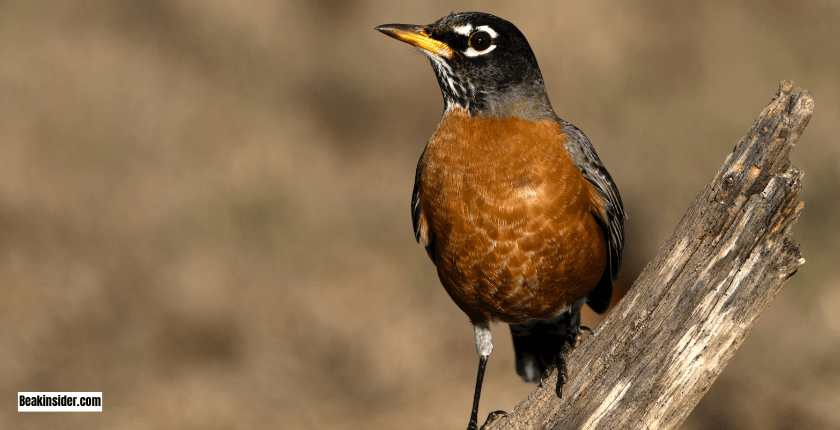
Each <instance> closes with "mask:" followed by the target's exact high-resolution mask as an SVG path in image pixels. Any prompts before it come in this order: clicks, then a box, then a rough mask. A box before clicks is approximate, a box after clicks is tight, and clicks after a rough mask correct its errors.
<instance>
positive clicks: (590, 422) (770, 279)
mask: <svg viewBox="0 0 840 430" xmlns="http://www.w3.org/2000/svg"><path fill="white" fill-rule="evenodd" d="M792 90H793V83H792V82H789V81H785V82H782V83H781V85H780V86H779V91H778V92H777V93H776V95H775V97H774V98H773V100H772V101H771V102H770V104H769V105H768V106H767V107H766V108H765V109H764V110H763V111H762V112H761V114H760V115H759V117H758V119H757V120H756V121H755V124H753V127H752V129H750V131H749V132H748V133H747V135H746V136H744V137H743V138H742V139H741V140H740V141H739V142H738V144H737V145H736V146H735V149H734V150H733V153H732V154H730V155H729V156H728V157H727V158H726V160H725V161H724V163H723V165H722V166H721V167H720V169H719V170H718V172H717V175H716V176H715V178H714V179H713V180H712V182H711V183H710V184H709V185H707V186H706V187H705V188H704V189H703V190H702V191H701V192H700V194H699V195H698V196H697V197H696V198H695V199H694V201H693V202H692V204H691V206H690V207H689V209H688V211H687V212H686V214H685V216H684V217H683V219H682V220H681V221H680V223H679V225H678V226H677V228H676V230H675V231H674V233H673V234H672V235H671V237H670V238H668V240H667V241H666V243H665V244H664V245H663V246H662V248H660V250H659V252H658V253H657V254H656V256H655V257H654V258H653V260H652V261H651V262H650V263H649V264H648V265H647V267H645V269H644V270H643V271H642V273H641V275H640V276H639V278H638V279H637V280H636V282H635V283H634V285H633V287H632V288H631V290H630V291H629V292H628V294H627V295H626V296H625V297H624V298H623V299H622V300H621V302H620V303H619V304H618V305H617V306H616V307H615V308H614V309H613V310H612V311H611V312H610V313H609V315H608V316H607V318H606V319H605V320H604V321H603V322H602V323H601V325H600V326H599V328H598V330H597V332H596V334H595V336H590V337H588V338H587V339H585V340H584V342H583V343H582V344H581V346H580V347H578V348H577V349H576V350H575V351H574V353H573V354H572V356H571V359H570V366H569V369H570V377H571V380H570V381H569V383H568V384H567V385H566V386H565V387H564V389H563V393H564V396H563V399H558V398H557V397H556V396H555V395H554V385H555V383H556V372H555V374H552V375H551V377H550V378H549V379H548V380H547V383H546V384H545V385H544V387H543V388H538V389H536V390H534V391H533V392H532V393H531V394H530V395H529V396H528V397H527V398H526V399H525V400H523V401H522V402H521V403H520V404H519V405H518V406H517V407H516V409H515V410H514V411H513V412H511V413H510V415H508V416H505V417H502V418H500V419H498V420H496V421H494V422H492V423H489V424H488V425H487V426H486V428H487V429H532V428H533V429H595V428H621V429H630V428H645V429H671V428H676V427H678V426H679V425H680V424H681V423H682V422H683V420H685V418H686V417H687V416H688V414H689V412H691V410H692V409H693V408H694V406H695V405H696V404H697V402H698V401H699V400H700V398H701V397H702V396H703V394H705V393H706V391H707V390H708V389H709V386H711V384H712V383H713V382H714V380H715V379H716V378H717V376H718V375H719V374H720V372H721V371H722V370H723V368H724V367H725V366H726V363H727V362H728V361H729V359H730V358H731V357H732V355H733V354H734V353H735V350H736V349H737V348H738V346H740V345H741V343H742V342H743V340H744V338H745V337H746V336H747V334H748V333H749V331H750V330H751V329H752V327H753V325H754V324H755V323H756V321H757V320H758V318H759V317H760V316H761V314H762V313H763V311H764V309H766V308H767V306H768V305H769V304H770V302H771V301H772V300H773V297H775V295H776V293H777V292H778V291H779V289H780V288H781V287H782V285H783V284H784V282H785V281H786V280H787V279H789V278H790V277H791V276H793V274H794V273H796V271H797V269H798V268H799V266H801V265H802V264H803V263H804V260H803V259H802V257H801V254H800V252H799V246H798V245H797V244H795V243H794V242H793V239H792V233H791V228H792V226H793V224H794V223H795V222H796V220H797V219H798V218H799V214H800V213H801V211H802V208H803V204H802V202H799V203H798V204H797V203H796V197H797V195H798V194H799V191H800V190H801V188H802V183H801V180H802V176H803V173H802V171H800V170H798V169H796V168H795V167H793V166H791V164H790V160H789V159H788V156H789V154H790V151H791V149H792V148H793V147H794V145H795V144H796V141H797V140H798V139H799V136H800V135H801V134H802V131H803V130H804V129H805V126H807V125H808V121H809V119H810V118H811V114H812V113H813V108H814V102H813V99H812V98H811V94H810V92H808V91H807V90H805V91H798V92H796V93H794V94H791V91H792Z"/></svg>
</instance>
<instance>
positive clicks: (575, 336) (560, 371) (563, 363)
mask: <svg viewBox="0 0 840 430" xmlns="http://www.w3.org/2000/svg"><path fill="white" fill-rule="evenodd" d="M587 331H588V332H589V333H590V334H594V332H593V331H592V329H591V328H589V327H586V326H579V327H578V328H577V329H575V330H572V332H571V333H569V334H568V335H567V336H566V340H565V341H564V342H563V346H562V347H561V348H560V352H559V353H558V354H557V357H555V358H554V361H553V362H552V363H551V365H550V366H549V367H548V368H547V369H546V370H545V372H543V375H542V378H540V385H539V386H540V387H542V386H543V382H545V380H546V378H548V375H549V374H550V373H551V371H552V370H554V369H557V388H556V390H555V392H556V393H557V397H559V398H563V385H565V384H566V382H567V381H568V380H569V368H568V359H569V354H570V353H571V352H572V350H574V349H575V348H577V347H578V345H580V341H581V339H582V338H583V333H584V332H587Z"/></svg>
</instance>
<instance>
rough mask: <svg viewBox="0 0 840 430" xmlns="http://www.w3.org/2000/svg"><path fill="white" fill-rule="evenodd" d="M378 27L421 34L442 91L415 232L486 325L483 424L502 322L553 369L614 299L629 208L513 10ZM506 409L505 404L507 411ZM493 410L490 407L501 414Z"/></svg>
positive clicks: (453, 291)
mask: <svg viewBox="0 0 840 430" xmlns="http://www.w3.org/2000/svg"><path fill="white" fill-rule="evenodd" d="M375 30H377V31H379V32H382V33H384V34H385V35H388V36H390V37H393V38H395V39H397V40H399V41H402V42H405V43H408V44H410V45H413V46H415V47H417V48H418V49H419V50H420V52H422V53H423V54H425V55H426V56H427V57H428V59H429V60H430V63H431V65H432V69H433V71H434V73H435V76H436V77H437V81H438V84H439V86H440V90H441V93H442V95H443V102H444V109H443V114H442V116H441V119H440V123H439V124H438V126H437V128H436V129H435V131H434V132H433V134H432V136H431V138H430V139H429V140H428V142H427V143H426V146H425V148H424V150H423V152H422V155H421V156H420V160H419V162H418V164H417V169H416V171H415V180H414V189H413V192H412V196H411V218H412V224H413V227H414V235H415V238H416V240H417V241H418V242H419V243H420V244H421V245H422V247H423V248H424V249H425V251H426V252H427V253H428V256H429V258H431V260H432V262H433V263H434V265H435V267H436V269H437V274H438V277H439V279H440V282H441V284H442V285H443V287H444V289H445V290H446V292H447V293H448V294H449V296H450V297H451V298H452V300H453V301H454V302H455V304H456V305H457V306H458V307H459V308H460V309H461V310H462V311H463V312H464V313H465V314H466V315H467V317H468V318H469V320H470V322H471V323H472V325H473V331H474V335H475V345H476V351H477V352H478V355H479V366H478V374H477V376H476V387H475V394H474V397H473V408H472V412H471V416H470V422H469V425H468V429H476V428H477V414H478V404H479V399H480V396H481V385H482V382H483V379H484V371H485V368H486V365H487V359H488V358H489V356H490V354H491V352H492V351H493V340H492V335H491V332H490V323H491V322H494V323H497V322H502V323H508V324H509V325H510V331H511V335H512V337H513V346H514V353H515V357H516V371H517V373H518V374H519V375H520V376H521V377H522V378H523V379H524V380H525V381H528V382H539V383H542V381H543V380H544V378H545V376H546V375H547V372H549V371H550V370H552V369H554V368H557V369H558V372H559V374H558V381H557V386H556V389H555V392H556V394H557V396H558V397H562V387H563V384H564V383H565V382H566V381H567V378H568V375H567V367H568V366H567V356H568V354H569V352H570V351H571V350H572V348H574V347H575V346H576V345H577V344H578V342H579V340H580V338H581V335H582V334H583V333H584V331H585V330H588V331H591V330H589V329H588V328H586V327H582V326H581V325H580V312H581V309H582V307H583V305H584V304H588V306H590V307H591V308H592V309H593V310H594V311H595V312H597V313H604V312H605V311H606V310H607V309H608V307H609V305H610V302H611V298H612V292H613V283H614V282H615V281H616V280H617V278H618V276H619V273H620V271H621V258H622V251H623V249H624V221H625V219H626V215H625V212H624V207H623V204H622V201H621V196H620V195H619V192H618V188H617V187H616V184H615V182H614V181H613V179H612V177H611V176H610V174H609V172H608V171H607V169H606V168H605V167H604V165H603V163H602V162H601V160H600V159H599V158H598V155H597V153H596V152H595V149H594V147H593V146H592V143H591V142H590V141H589V139H588V138H587V137H586V135H585V134H584V133H583V132H582V131H581V130H580V129H578V128H577V127H575V126H574V125H572V124H570V123H569V122H566V121H564V120H563V119H561V118H560V117H559V116H557V114H556V113H555V112H554V109H553V108H552V106H551V103H550V101H549V98H548V93H547V91H546V88H545V83H544V81H543V77H542V73H541V72H540V68H539V65H538V64H537V59H536V56H535V55H534V52H533V51H532V49H531V47H530V45H529V43H528V41H527V39H526V38H525V36H524V35H523V34H522V32H521V31H520V30H519V29H518V28H517V27H516V26H514V25H513V24H512V23H510V22H508V21H506V20H504V19H502V18H499V17H497V16H494V15H491V14H487V13H482V12H461V13H451V14H449V15H447V16H444V17H443V18H440V19H439V20H437V21H435V22H433V23H432V24H428V25H411V24H386V25H380V26H378V27H376V28H375ZM496 413H504V412H503V411H497V412H496ZM492 415H493V414H491V416H492Z"/></svg>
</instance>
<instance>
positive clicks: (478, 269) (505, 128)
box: [419, 112, 607, 323]
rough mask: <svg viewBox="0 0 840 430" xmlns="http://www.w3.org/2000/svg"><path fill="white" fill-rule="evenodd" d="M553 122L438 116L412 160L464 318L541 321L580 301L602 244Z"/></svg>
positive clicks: (441, 267) (439, 259) (583, 184)
mask: <svg viewBox="0 0 840 430" xmlns="http://www.w3.org/2000/svg"><path fill="white" fill-rule="evenodd" d="M565 139H566V137H565V135H564V134H563V132H562V126H561V125H560V124H559V123H557V122H554V121H541V122H537V123H534V122H529V121H524V120H520V119H497V118H470V117H469V116H468V115H466V114H459V113H457V112H456V113H450V114H448V115H447V116H445V117H444V118H443V119H442V121H441V123H440V125H439V126H438V129H437V130H436V131H435V133H434V135H433V136H432V138H431V140H430V141H429V144H428V146H427V148H426V151H425V154H424V156H423V158H422V159H421V161H420V165H419V174H420V175H421V176H420V205H421V210H422V212H423V215H424V218H425V222H426V223H427V228H428V230H429V233H431V234H433V235H434V237H435V244H434V245H435V249H434V251H435V264H436V265H437V269H438V275H439V276H440V280H441V282H442V283H443V286H444V288H446V291H447V292H448V293H449V295H450V296H451V297H452V299H453V300H454V301H455V303H456V304H457V305H458V306H459V307H460V308H461V309H462V310H463V311H464V312H465V313H466V314H467V315H468V316H469V317H470V319H471V320H472V322H473V323H479V322H483V321H487V320H488V319H490V318H495V319H499V320H501V321H504V322H509V323H515V322H522V321H524V320H527V319H531V318H550V317H553V316H555V315H556V314H557V313H558V312H559V311H560V310H561V309H562V308H563V307H565V306H568V305H570V304H572V303H574V302H575V301H577V300H580V299H581V298H583V297H585V296H586V294H587V293H589V291H591V290H592V289H593V288H594V287H595V285H596V284H597V282H598V280H599V279H600V278H601V275H602V274H603V272H604V268H605V266H606V259H607V247H606V242H605V240H604V234H603V231H602V230H601V227H600V226H599V224H598V223H597V222H596V220H595V218H594V215H593V214H592V211H593V210H595V209H594V207H593V205H594V204H595V203H594V202H595V201H596V200H597V199H595V198H594V197H595V196H594V194H593V193H595V192H597V191H595V190H594V189H593V188H592V187H591V186H590V185H589V183H588V182H587V181H586V179H584V177H583V175H581V173H580V171H579V170H578V169H577V167H576V166H575V165H574V163H573V162H572V160H571V158H569V156H568V154H567V153H566V151H565V149H564V147H563V142H564V140H565Z"/></svg>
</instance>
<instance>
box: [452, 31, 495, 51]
mask: <svg viewBox="0 0 840 430" xmlns="http://www.w3.org/2000/svg"><path fill="white" fill-rule="evenodd" d="M466 27H470V28H471V27H472V26H471V25H469V24H468V25H465V26H461V27H457V28H455V29H454V30H455V32H456V33H459V34H463V33H461V31H463V30H465V29H466ZM479 31H483V32H485V33H487V34H489V35H490V37H491V38H492V39H493V40H496V38H497V37H499V33H496V31H495V30H493V29H492V28H490V26H488V25H479V26H478V27H476V28H475V31H472V32H470V33H468V34H464V35H465V36H468V35H471V34H474V33H477V32H479ZM494 49H496V44H495V43H494V44H492V45H490V46H489V47H488V48H487V49H485V50H483V51H480V52H479V51H476V50H475V49H473V48H472V46H469V45H467V50H466V51H464V55H466V56H467V57H478V56H479V55H484V54H488V53H490V52H492V51H493V50H494Z"/></svg>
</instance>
